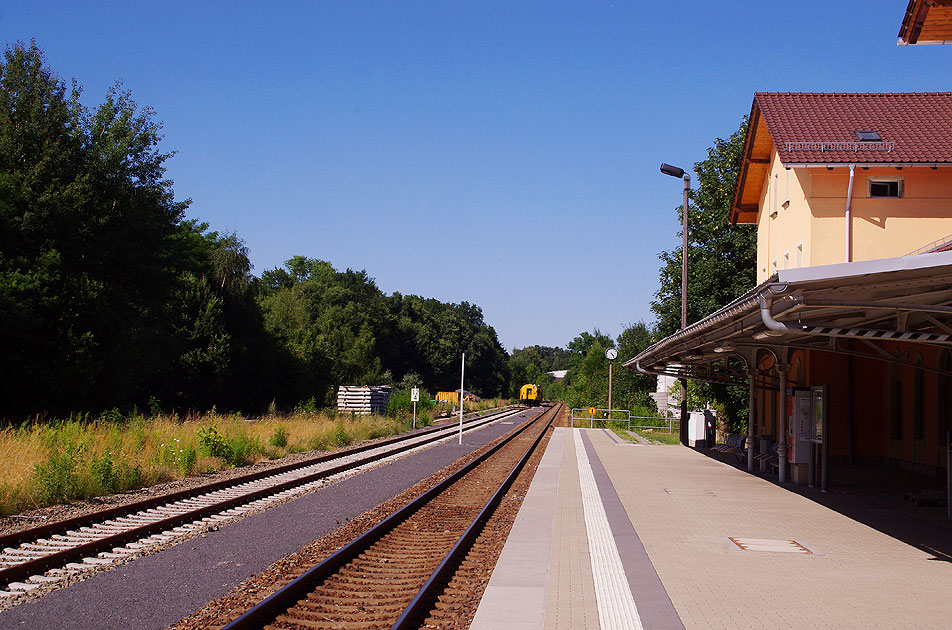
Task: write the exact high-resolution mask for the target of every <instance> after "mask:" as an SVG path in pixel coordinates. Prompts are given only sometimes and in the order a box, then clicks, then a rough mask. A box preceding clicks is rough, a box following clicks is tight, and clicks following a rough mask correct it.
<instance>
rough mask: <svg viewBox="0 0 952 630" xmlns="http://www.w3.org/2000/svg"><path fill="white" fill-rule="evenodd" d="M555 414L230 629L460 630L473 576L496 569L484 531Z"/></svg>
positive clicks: (426, 495)
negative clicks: (484, 550)
mask: <svg viewBox="0 0 952 630" xmlns="http://www.w3.org/2000/svg"><path fill="white" fill-rule="evenodd" d="M558 411H559V407H558V406H556V407H551V408H549V409H547V410H546V411H545V412H544V413H543V414H541V415H540V416H539V417H537V418H536V419H535V420H534V421H533V422H531V423H527V424H525V425H523V426H522V427H519V428H517V429H515V430H514V431H513V432H511V433H510V434H509V435H508V436H507V437H506V438H504V439H503V440H501V441H500V442H499V443H497V444H496V445H495V446H493V447H492V448H490V449H488V450H487V451H486V452H484V453H483V454H481V455H480V456H479V457H477V458H475V459H474V460H473V461H472V462H470V463H469V464H467V465H466V466H464V467H463V468H461V469H460V470H459V471H458V472H456V473H454V474H453V475H451V476H449V477H447V478H446V479H444V480H443V481H442V482H440V483H439V484H437V485H436V486H435V487H433V488H432V489H431V490H428V491H427V492H425V493H423V494H422V495H420V496H419V497H418V498H416V499H414V500H413V501H411V502H410V503H408V504H407V505H405V506H403V507H402V508H401V509H399V510H398V511H396V512H395V513H393V514H392V515H391V516H389V517H387V518H386V519H384V520H383V521H381V522H380V523H379V524H377V525H375V526H374V527H372V528H371V529H369V530H367V531H366V532H364V533H363V534H361V535H360V536H359V537H357V538H356V539H355V540H354V541H353V542H351V543H349V544H347V545H345V546H344V547H341V548H340V549H338V550H337V551H336V552H334V553H333V554H331V555H330V556H329V557H327V558H326V559H324V560H323V561H321V562H320V563H318V564H316V565H315V566H312V567H311V568H309V569H307V570H306V571H304V572H303V573H301V574H300V575H299V576H298V577H296V578H294V579H293V580H291V581H290V582H288V583H287V584H286V585H285V586H283V587H282V588H280V589H279V590H277V591H276V592H275V593H273V594H272V595H271V596H269V597H268V598H266V599H265V600H263V601H262V602H260V603H259V604H257V605H255V606H254V607H253V608H251V609H249V610H247V611H246V612H245V613H244V614H242V615H241V616H240V617H238V618H237V619H234V620H233V621H231V622H230V623H229V624H227V625H226V626H225V627H224V628H225V629H226V630H245V629H249V628H262V627H268V628H368V629H369V628H411V627H414V628H418V627H420V626H421V625H425V626H427V627H455V626H457V625H458V624H460V619H459V614H458V611H459V609H460V607H461V606H462V605H463V604H464V603H465V601H466V600H467V599H469V600H471V599H472V595H471V591H472V588H471V583H472V582H474V580H475V581H478V575H476V574H482V575H483V576H485V575H486V573H487V571H488V570H489V569H491V566H492V565H491V564H488V566H487V561H486V560H485V558H484V557H483V556H481V554H480V545H481V538H482V537H483V536H484V535H486V534H487V533H488V535H489V537H490V538H491V537H492V536H493V534H496V535H497V538H498V532H494V531H493V528H492V527H487V523H488V522H489V521H490V518H491V516H492V514H493V512H494V511H495V510H496V508H497V506H498V505H499V503H500V501H501V500H502V498H503V497H504V496H505V494H506V491H507V490H508V489H509V487H510V486H511V484H512V483H513V482H514V481H515V479H516V477H517V476H518V475H519V473H520V472H521V470H522V469H523V467H524V466H525V464H526V462H527V461H528V460H529V458H530V457H531V456H532V455H533V453H534V451H535V449H536V447H537V446H538V444H539V443H540V442H541V441H542V439H543V437H544V435H545V433H546V430H547V429H548V427H549V426H550V425H551V424H552V421H553V420H554V419H555V417H556V416H557V414H558ZM510 516H512V514H510ZM506 531H508V527H507V528H506ZM503 537H504V534H503ZM484 546H485V545H484ZM493 561H494V557H493ZM277 579H278V580H280V581H282V582H283V581H286V579H287V578H284V577H279V578H277ZM470 603H472V602H471V601H470ZM464 627H465V626H464Z"/></svg>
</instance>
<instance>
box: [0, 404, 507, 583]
mask: <svg viewBox="0 0 952 630" xmlns="http://www.w3.org/2000/svg"><path fill="white" fill-rule="evenodd" d="M517 411H518V409H506V410H503V411H500V412H498V413H494V414H491V415H489V416H482V417H476V418H471V419H470V420H469V421H468V424H467V425H466V429H467V430H473V429H476V428H479V427H482V426H483V425H485V424H488V423H491V422H494V421H496V420H498V419H502V418H504V417H508V416H506V414H507V413H509V412H512V414H513V415H514V414H515V413H516V412H517ZM455 430H456V426H455V424H454V425H453V426H437V427H428V428H427V429H424V430H423V431H418V432H414V433H410V434H404V435H402V436H397V437H394V438H388V439H386V440H382V441H379V442H375V443H372V444H365V445H361V446H357V447H352V448H349V449H344V450H342V451H336V452H334V453H333V454H327V455H321V456H318V457H315V458H312V459H309V460H307V461H305V462H298V463H296V464H289V465H285V466H279V467H277V468H273V469H270V470H267V471H259V472H256V473H251V474H248V475H243V476H241V477H236V478H233V479H229V480H226V481H220V482H215V483H212V484H208V485H205V486H200V487H198V488H192V489H189V490H183V491H180V492H175V493H172V494H168V495H165V496H162V497H153V498H151V499H146V500H144V501H137V502H135V503H130V504H128V505H125V506H119V507H116V508H110V509H107V510H103V511H101V512H95V513H92V514H88V515H83V516H77V517H73V518H70V519H66V520H63V521H59V522H57V523H51V524H49V525H43V526H41V527H37V528H33V529H28V530H23V531H21V532H15V533H13V534H7V535H6V536H2V537H0V549H7V548H10V547H13V546H14V545H20V544H23V543H28V542H33V541H37V540H41V539H45V538H47V537H49V536H53V535H56V534H67V535H68V533H69V532H70V531H74V530H76V529H78V528H81V527H88V526H92V525H96V524H99V523H102V522H104V521H108V520H111V519H113V518H115V517H120V516H129V515H133V514H136V513H139V512H142V511H144V510H148V509H151V508H155V507H161V506H166V505H169V504H172V503H175V502H177V501H183V500H185V499H189V498H195V497H200V496H202V495H206V494H209V493H212V492H216V491H219V490H224V489H227V488H234V487H237V486H240V485H243V484H246V483H250V482H254V481H259V480H261V479H265V478H267V477H271V476H279V475H281V474H284V473H287V472H291V471H293V470H297V469H301V468H306V467H308V466H314V465H317V464H321V463H325V462H327V461H331V460H335V459H340V458H342V457H348V456H351V455H355V454H358V453H361V452H365V451H368V450H372V449H378V448H382V447H386V446H390V445H393V444H397V443H400V442H406V441H408V440H412V439H414V438H418V437H420V436H421V435H426V434H433V433H440V432H442V433H443V434H440V435H431V436H430V437H428V438H427V439H425V440H420V441H415V442H412V443H410V444H402V445H401V446H398V447H397V448H394V449H391V450H388V451H386V452H384V453H378V454H376V455H371V456H368V457H364V458H361V459H358V460H356V461H352V462H349V463H344V464H340V465H338V466H333V467H331V468H327V469H324V470H320V471H317V472H315V473H313V474H310V475H305V476H303V477H298V478H296V479H292V480H289V481H286V482H283V483H280V484H276V485H273V486H268V487H266V488H261V489H259V490H254V491H251V492H248V493H244V494H241V495H239V496H236V497H232V498H230V499H225V500H223V501H219V502H215V503H213V504H210V505H207V506H202V507H198V508H195V509H193V510H189V511H187V512H184V513H182V514H177V515H173V516H169V517H167V518H164V519H160V520H156V521H154V522H152V523H148V524H144V525H140V526H136V527H130V528H129V529H128V530H126V531H123V532H118V533H116V534H112V535H108V536H104V537H101V538H97V539H96V540H93V541H90V542H88V543H83V544H78V545H75V546H71V547H68V548H64V549H63V550H62V551H57V552H53V553H50V554H46V555H43V556H41V557H38V558H35V559H30V560H27V561H25V562H22V563H19V564H16V565H13V566H10V567H6V568H2V569H0V584H10V583H13V582H16V581H18V580H23V579H27V578H29V577H31V576H33V575H38V574H42V573H44V572H45V571H48V570H49V569H52V568H58V567H62V566H64V565H65V564H67V563H69V562H72V561H74V560H80V559H82V558H86V557H89V556H91V555H96V554H97V553H100V552H102V551H110V550H112V549H113V548H115V547H119V546H122V545H125V544H127V543H129V542H133V541H137V540H140V539H142V538H145V537H148V536H150V535H153V534H155V533H157V532H164V531H166V530H169V529H172V528H175V527H177V526H179V525H182V524H185V523H191V522H194V521H196V520H200V519H202V518H205V517H207V516H210V515H212V514H217V513H220V512H223V511H225V510H229V509H231V508H233V507H236V506H238V505H242V504H244V503H251V502H253V501H255V500H257V499H260V498H262V497H265V496H269V495H274V494H279V493H281V492H284V491H285V490H289V489H291V488H294V487H297V486H303V485H306V484H308V483H311V482H313V481H316V480H318V479H322V478H325V477H330V476H332V475H336V474H338V473H341V472H345V471H347V470H349V469H352V468H356V467H358V466H363V465H365V464H368V463H372V462H374V461H377V460H379V459H383V458H386V457H390V456H393V455H396V454H399V453H402V452H405V451H408V450H411V449H414V448H417V447H420V446H423V445H426V444H430V443H432V442H437V441H440V440H443V439H446V438H447V437H448V435H455Z"/></svg>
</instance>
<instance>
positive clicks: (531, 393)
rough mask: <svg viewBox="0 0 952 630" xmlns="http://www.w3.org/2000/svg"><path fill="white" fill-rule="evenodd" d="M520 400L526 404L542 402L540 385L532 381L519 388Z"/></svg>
mask: <svg viewBox="0 0 952 630" xmlns="http://www.w3.org/2000/svg"><path fill="white" fill-rule="evenodd" d="M519 402H521V403H522V404H524V405H529V406H532V405H538V404H540V403H541V402H542V390H540V389H539V386H538V385H533V384H532V383H529V384H526V385H523V386H522V387H520V388H519Z"/></svg>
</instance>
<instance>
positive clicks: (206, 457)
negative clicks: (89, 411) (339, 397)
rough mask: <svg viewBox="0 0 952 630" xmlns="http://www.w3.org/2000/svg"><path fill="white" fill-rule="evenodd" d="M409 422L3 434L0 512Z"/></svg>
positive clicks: (78, 427) (281, 421)
mask: <svg viewBox="0 0 952 630" xmlns="http://www.w3.org/2000/svg"><path fill="white" fill-rule="evenodd" d="M406 428H407V427H406V422H405V421H403V420H402V419H401V420H396V419H391V418H385V417H381V416H365V417H356V418H355V417H351V416H349V415H348V416H337V415H325V414H315V413H299V414H294V415H289V416H284V415H278V416H269V417H264V418H259V419H250V420H249V419H246V418H242V417H241V416H240V415H220V414H205V415H193V416H188V417H185V418H179V417H176V416H159V417H155V418H143V417H141V416H135V417H132V418H126V419H118V420H117V419H104V418H99V419H92V420H91V419H88V418H79V419H71V420H57V421H52V422H43V423H31V424H27V425H24V426H22V427H19V428H15V429H14V428H6V429H2V430H0V462H2V470H0V515H8V514H15V513H18V512H21V511H23V510H26V509H30V508H34V507H40V506H43V505H51V504H55V503H62V502H68V501H70V500H72V499H77V498H89V497H93V496H100V495H103V494H109V493H112V492H117V491H122V490H131V489H135V488H140V487H144V486H148V485H152V484H155V483H159V482H162V481H169V480H172V479H181V478H183V477H187V476H189V475H192V474H196V473H201V472H213V471H217V470H221V469H224V468H228V467H231V466H238V465H243V464H249V463H253V462H256V461H261V460H264V459H274V458H278V457H282V456H284V455H286V454H288V453H293V452H300V451H309V450H320V449H331V448H335V447H340V446H345V445H347V444H350V443H352V442H358V441H361V440H366V439H371V438H375V437H380V436H386V435H394V434H396V433H399V432H401V431H404V430H406Z"/></svg>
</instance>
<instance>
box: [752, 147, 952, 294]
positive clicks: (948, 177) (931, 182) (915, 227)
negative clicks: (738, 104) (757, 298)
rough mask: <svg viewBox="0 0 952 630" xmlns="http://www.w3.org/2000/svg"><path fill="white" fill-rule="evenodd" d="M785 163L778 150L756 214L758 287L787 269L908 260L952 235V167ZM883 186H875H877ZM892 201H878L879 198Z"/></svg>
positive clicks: (774, 155)
mask: <svg viewBox="0 0 952 630" xmlns="http://www.w3.org/2000/svg"><path fill="white" fill-rule="evenodd" d="M849 186H850V168H849V166H848V165H842V166H840V165H836V166H832V167H828V166H818V165H810V166H806V165H793V166H790V167H788V166H786V165H784V164H783V163H782V162H781V160H780V158H779V156H778V154H777V152H776V150H772V151H771V157H770V167H769V169H768V171H767V174H766V176H765V178H764V181H763V182H762V187H761V195H760V200H759V203H758V211H757V215H756V216H757V218H756V223H757V281H758V282H763V281H764V280H766V279H767V278H769V277H770V276H771V275H773V274H775V273H777V271H779V270H782V269H796V268H798V267H809V266H814V265H828V264H834V263H841V262H852V261H860V260H873V259H878V258H892V257H897V256H904V255H906V254H909V253H911V252H913V251H916V250H919V249H921V248H924V247H926V246H927V245H929V244H930V243H934V242H935V241H939V240H942V239H945V238H946V237H948V236H950V235H952V168H950V167H945V166H939V167H935V168H933V167H929V166H926V167H922V166H915V167H911V166H903V167H895V166H874V165H869V166H864V165H862V164H858V165H856V166H855V167H854V169H853V189H852V195H851V196H850V215H851V217H852V218H851V220H850V222H849V227H850V232H851V234H850V243H849V249H848V250H847V242H846V239H847V220H846V211H847V210H846V200H847V191H848V190H849ZM877 187H878V188H877ZM884 192H885V193H887V194H890V195H892V194H895V195H896V196H894V197H882V196H876V195H877V193H884Z"/></svg>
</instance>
